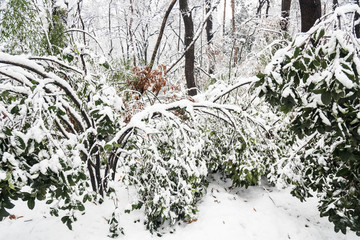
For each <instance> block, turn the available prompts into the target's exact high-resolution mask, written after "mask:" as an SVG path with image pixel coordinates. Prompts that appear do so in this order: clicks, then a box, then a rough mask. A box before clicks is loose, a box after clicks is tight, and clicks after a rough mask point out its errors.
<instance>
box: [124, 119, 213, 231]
mask: <svg viewBox="0 0 360 240" xmlns="http://www.w3.org/2000/svg"><path fill="white" fill-rule="evenodd" d="M152 124H153V126H156V129H157V130H158V131H159V134H156V135H153V134H149V135H146V136H142V137H141V136H136V135H134V136H133V137H132V138H131V139H130V140H129V141H130V143H129V144H128V148H129V151H134V150H135V151H136V152H135V154H132V155H128V156H127V157H126V159H125V160H126V161H125V164H126V166H127V168H128V169H129V176H128V177H126V178H125V179H124V180H125V181H126V182H129V183H131V184H133V185H135V186H137V188H138V193H139V195H140V200H139V201H138V202H137V203H135V204H133V205H132V209H129V210H128V211H130V210H134V209H140V208H142V207H144V209H145V214H146V226H147V228H148V229H149V230H150V231H151V232H154V231H158V228H159V227H160V226H161V225H163V224H164V223H165V222H167V223H169V224H170V225H174V224H175V223H176V222H177V221H179V220H186V221H192V220H193V219H194V218H195V216H196V213H197V211H198V210H197V206H196V203H197V201H198V200H199V199H200V197H201V196H202V195H203V194H204V191H205V190H206V186H207V184H206V183H207V182H206V176H207V168H206V162H205V161H204V159H203V158H202V156H201V147H202V140H201V139H200V138H199V136H198V135H197V134H196V133H195V132H184V129H183V127H184V126H176V124H179V123H176V121H172V120H171V119H168V120H166V121H164V120H162V119H154V120H153V122H152ZM189 146H193V147H189Z"/></svg>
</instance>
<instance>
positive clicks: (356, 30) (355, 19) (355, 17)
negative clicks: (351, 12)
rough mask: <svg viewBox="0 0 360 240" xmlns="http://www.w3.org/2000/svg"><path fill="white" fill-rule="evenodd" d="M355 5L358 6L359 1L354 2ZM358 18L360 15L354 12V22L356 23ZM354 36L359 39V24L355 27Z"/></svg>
mask: <svg viewBox="0 0 360 240" xmlns="http://www.w3.org/2000/svg"><path fill="white" fill-rule="evenodd" d="M356 4H357V5H358V6H360V4H359V0H356ZM359 18H360V15H359V14H358V13H357V12H355V16H354V21H355V22H356V21H357V20H359ZM355 35H356V37H357V38H360V24H357V25H355Z"/></svg>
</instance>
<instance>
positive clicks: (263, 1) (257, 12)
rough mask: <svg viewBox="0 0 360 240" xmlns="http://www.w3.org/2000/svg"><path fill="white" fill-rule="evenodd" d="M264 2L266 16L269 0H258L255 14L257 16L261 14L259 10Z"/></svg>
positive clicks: (266, 14) (266, 15)
mask: <svg viewBox="0 0 360 240" xmlns="http://www.w3.org/2000/svg"><path fill="white" fill-rule="evenodd" d="M265 3H266V9H265V17H268V14H269V9H270V1H269V0H259V6H258V8H257V11H256V16H258V17H260V16H261V10H262V8H263V7H264V5H265Z"/></svg>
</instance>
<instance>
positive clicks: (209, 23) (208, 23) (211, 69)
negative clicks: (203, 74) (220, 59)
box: [205, 0, 215, 74]
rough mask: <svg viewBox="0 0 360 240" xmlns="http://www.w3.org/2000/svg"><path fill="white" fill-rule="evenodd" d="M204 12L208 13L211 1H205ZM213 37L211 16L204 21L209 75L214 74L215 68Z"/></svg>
mask: <svg viewBox="0 0 360 240" xmlns="http://www.w3.org/2000/svg"><path fill="white" fill-rule="evenodd" d="M205 5H206V6H205V12H206V14H207V13H209V12H210V9H211V0H205ZM213 37H214V33H213V18H212V15H211V16H209V18H208V19H207V21H206V39H207V44H208V57H209V74H213V73H214V68H215V64H214V62H215V59H214V51H213V46H212V39H213Z"/></svg>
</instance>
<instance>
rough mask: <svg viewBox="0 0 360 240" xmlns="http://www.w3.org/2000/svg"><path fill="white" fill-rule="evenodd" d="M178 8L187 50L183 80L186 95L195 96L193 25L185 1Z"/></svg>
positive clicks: (180, 1) (182, 0)
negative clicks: (186, 90)
mask: <svg viewBox="0 0 360 240" xmlns="http://www.w3.org/2000/svg"><path fill="white" fill-rule="evenodd" d="M179 7H180V11H181V15H182V18H183V21H184V28H185V48H186V49H188V50H187V51H186V53H185V78H186V86H187V88H188V94H189V95H190V96H195V95H196V94H197V91H196V85H195V77H194V64H195V46H194V44H192V45H191V42H192V41H193V40H194V23H193V20H192V14H191V11H190V10H189V5H188V1H187V0H179Z"/></svg>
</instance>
